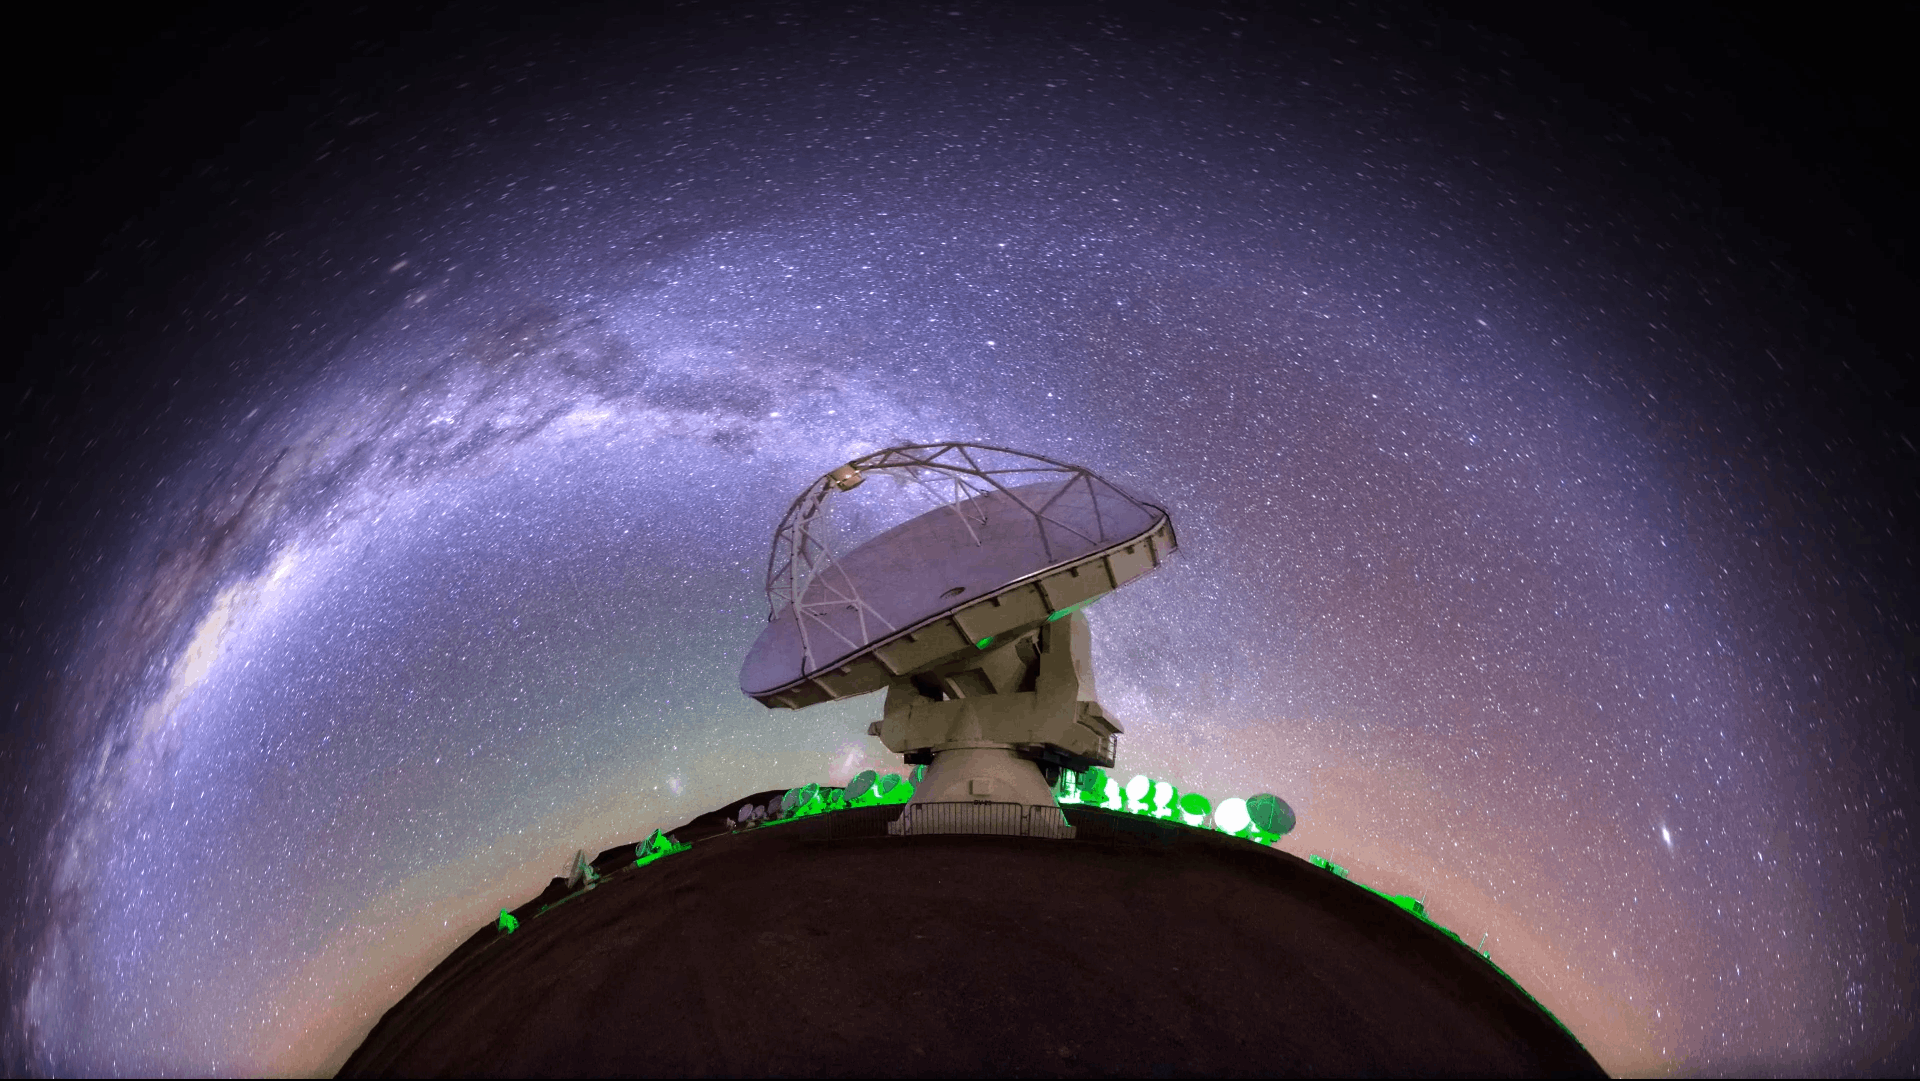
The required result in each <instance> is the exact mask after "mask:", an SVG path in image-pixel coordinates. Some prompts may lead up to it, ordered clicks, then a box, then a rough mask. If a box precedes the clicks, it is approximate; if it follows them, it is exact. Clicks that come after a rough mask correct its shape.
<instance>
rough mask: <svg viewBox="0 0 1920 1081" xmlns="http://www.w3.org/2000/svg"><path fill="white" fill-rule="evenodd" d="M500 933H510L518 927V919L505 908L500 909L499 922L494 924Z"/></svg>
mask: <svg viewBox="0 0 1920 1081" xmlns="http://www.w3.org/2000/svg"><path fill="white" fill-rule="evenodd" d="M494 926H495V927H496V928H498V929H499V931H500V933H501V934H506V935H510V934H512V933H514V932H515V931H518V930H519V929H520V919H519V917H517V916H515V915H514V914H513V913H511V912H508V911H507V910H506V909H504V908H503V909H501V910H500V922H499V923H496V924H494Z"/></svg>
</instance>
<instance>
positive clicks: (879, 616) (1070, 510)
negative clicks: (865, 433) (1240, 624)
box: [740, 443, 1177, 709]
mask: <svg viewBox="0 0 1920 1081" xmlns="http://www.w3.org/2000/svg"><path fill="white" fill-rule="evenodd" d="M876 477H885V478H889V479H891V480H893V481H895V482H896V483H895V484H894V485H893V486H892V488H891V489H889V490H887V491H885V492H882V493H876V492H875V490H874V488H873V487H868V488H866V489H865V490H864V491H862V493H861V495H862V496H866V497H871V498H870V499H869V500H867V502H872V503H880V504H884V503H886V502H887V501H888V499H889V497H892V499H893V501H894V502H895V503H898V502H899V499H898V497H899V496H901V495H906V496H908V497H909V502H910V503H911V502H912V501H913V500H917V501H918V505H917V506H916V507H915V508H914V509H918V507H926V508H928V509H926V511H925V513H921V514H919V515H918V516H916V517H913V518H910V519H908V520H906V521H903V522H900V523H899V524H897V525H892V526H891V528H886V529H884V530H883V531H880V532H879V533H878V535H876V536H871V537H869V538H867V539H865V541H864V543H859V544H857V545H854V546H852V547H850V549H849V550H846V551H838V550H837V549H840V548H847V547H848V545H846V544H844V543H842V542H841V541H842V538H841V537H840V536H839V534H838V533H837V532H836V529H835V524H834V520H833V519H834V517H835V516H838V517H843V518H854V519H863V520H865V521H866V522H867V524H869V525H871V519H872V518H873V514H871V513H868V514H866V515H864V518H863V515H862V513H861V510H862V509H863V508H847V507H838V506H836V504H840V503H844V502H845V499H846V497H847V496H848V494H849V493H852V492H853V491H854V490H855V489H858V488H861V486H862V485H865V484H866V483H867V482H868V481H869V480H872V479H874V478H876ZM880 487H881V488H883V489H885V488H887V486H884V485H883V486H880ZM829 511H833V512H834V514H833V515H830V514H829ZM847 511H852V513H851V514H848V513H847ZM882 513H884V511H882ZM856 524H859V523H858V522H856ZM1176 544H1177V542H1176V540H1175V537H1174V533H1173V524H1172V522H1171V520H1170V519H1169V518H1168V516H1167V512H1166V511H1165V509H1163V508H1161V507H1159V506H1156V505H1154V504H1152V503H1148V502H1145V501H1143V500H1140V499H1136V498H1134V497H1133V496H1130V495H1128V494H1127V493H1125V492H1123V491H1121V490H1120V489H1119V488H1117V487H1115V486H1114V485H1113V484H1111V483H1110V482H1108V481H1106V480H1104V479H1102V478H1101V477H1099V476H1097V475H1095V474H1094V473H1093V472H1092V471H1091V470H1088V469H1085V468H1083V467H1080V466H1076V465H1070V464H1067V463H1064V462H1059V461H1055V460H1053V459H1051V458H1045V457H1041V456H1039V455H1034V454H1025V453H1021V452H1019V451H1013V450H1008V449H1005V448H1002V447H991V446H984V445H980V444H969V443H929V444H921V445H914V446H901V447H890V448H888V449H886V450H882V451H879V452H877V453H874V454H869V455H866V456H865V457H861V458H856V459H854V460H853V461H851V462H848V463H846V464H845V465H842V466H839V467H837V468H835V469H834V470H832V471H831V472H829V473H827V474H825V475H824V476H822V477H820V478H819V479H818V480H816V481H815V482H814V483H813V484H811V485H809V486H808V487H807V489H806V490H805V491H804V492H802V493H801V494H800V496H799V498H797V499H795V500H794V501H793V504H792V506H790V507H789V508H788V510H787V513H786V516H785V517H784V518H783V519H782V520H781V522H780V525H779V528H778V529H776V530H775V533H774V543H773V551H772V553H771V555H770V557H769V559H768V562H767V578H766V589H767V600H768V608H769V612H768V617H767V618H768V625H767V627H766V629H765V630H764V631H763V632H762V633H761V635H760V637H759V640H758V641H756V642H755V643H754V645H753V649H752V650H751V652H750V653H749V654H748V657H747V660H746V663H745V664H744V665H743V666H742V667H741V672H740V685H741V690H742V691H744V692H745V693H746V694H747V695H748V696H749V697H752V698H754V699H756V700H758V701H760V702H761V703H763V704H765V705H767V706H770V707H781V708H786V709H801V708H804V707H806V706H810V705H814V704H816V703H819V702H826V701H831V700H834V699H840V698H850V697H853V696H855V695H861V694H866V693H869V692H871V691H877V690H882V689H884V688H886V687H887V686H888V685H889V684H890V683H891V682H892V681H893V680H895V679H897V678H900V677H903V676H908V675H912V674H914V673H916V672H921V671H925V670H927V669H930V668H936V667H939V666H941V665H944V664H948V663H951V662H953V661H955V660H956V659H959V658H964V657H966V656H967V655H968V654H970V653H977V652H981V651H985V650H989V649H992V648H993V647H994V646H995V645H996V643H1003V642H1007V641H1009V640H1011V639H1012V638H1017V637H1019V636H1020V635H1023V634H1026V633H1028V632H1030V631H1032V630H1034V629H1035V628H1038V627H1040V626H1043V625H1045V624H1046V623H1048V622H1049V621H1051V620H1058V619H1061V618H1063V617H1065V616H1066V615H1068V614H1071V613H1072V612H1075V611H1077V610H1079V609H1080V608H1083V607H1085V606H1086V605H1087V604H1089V603H1091V602H1092V601H1094V600H1096V599H1097V598H1099V597H1100V596H1102V595H1104V594H1106V593H1108V592H1111V591H1112V590H1114V589H1117V588H1119V587H1120V586H1122V585H1124V584H1126V583H1127V582H1130V581H1132V580H1133V579H1135V578H1138V577H1139V576H1140V575H1142V574H1145V573H1146V572H1148V571H1150V570H1152V569H1153V568H1155V567H1157V566H1159V565H1160V563H1161V562H1162V561H1163V560H1164V559H1165V558H1166V557H1167V555H1168V554H1170V553H1171V552H1172V551H1173V550H1174V549H1175V547H1176Z"/></svg>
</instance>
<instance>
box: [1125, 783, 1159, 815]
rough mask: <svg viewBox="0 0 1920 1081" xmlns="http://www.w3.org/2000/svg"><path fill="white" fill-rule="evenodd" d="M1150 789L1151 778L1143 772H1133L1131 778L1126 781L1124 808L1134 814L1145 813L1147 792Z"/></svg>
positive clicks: (1150, 790) (1151, 789) (1151, 785)
mask: <svg viewBox="0 0 1920 1081" xmlns="http://www.w3.org/2000/svg"><path fill="white" fill-rule="evenodd" d="M1152 791H1153V778H1151V777H1148V776H1146V775H1144V774H1139V773H1136V774H1134V775H1133V779H1132V780H1130V781H1128V782H1127V788H1126V792H1127V804H1126V809H1127V810H1129V811H1132V812H1133V813H1134V814H1145V813H1146V811H1147V794H1148V793H1150V792H1152Z"/></svg>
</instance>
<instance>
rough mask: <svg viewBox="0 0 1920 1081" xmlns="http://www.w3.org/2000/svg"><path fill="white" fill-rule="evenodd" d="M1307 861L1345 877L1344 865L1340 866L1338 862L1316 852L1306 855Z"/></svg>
mask: <svg viewBox="0 0 1920 1081" xmlns="http://www.w3.org/2000/svg"><path fill="white" fill-rule="evenodd" d="M1307 862H1308V863H1311V864H1313V865H1314V866H1315V867H1319V868H1322V869H1324V870H1328V871H1332V872H1333V873H1334V874H1336V875H1339V876H1340V877H1341V878H1345V877H1347V869H1346V868H1345V867H1342V866H1340V865H1339V864H1337V863H1335V862H1333V861H1332V860H1330V859H1328V858H1327V857H1325V856H1322V855H1320V854H1318V853H1313V854H1310V855H1308V856H1307Z"/></svg>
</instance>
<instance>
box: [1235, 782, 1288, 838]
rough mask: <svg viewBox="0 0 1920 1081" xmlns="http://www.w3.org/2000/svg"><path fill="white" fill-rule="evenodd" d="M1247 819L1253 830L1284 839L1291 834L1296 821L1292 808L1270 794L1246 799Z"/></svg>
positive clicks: (1284, 801)
mask: <svg viewBox="0 0 1920 1081" xmlns="http://www.w3.org/2000/svg"><path fill="white" fill-rule="evenodd" d="M1247 818H1248V819H1250V820H1251V821H1252V822H1253V828H1254V829H1257V830H1259V831H1260V832H1261V833H1270V834H1272V835H1274V836H1275V837H1284V836H1286V835H1287V834H1289V833H1292V832H1293V827H1294V824H1295V822H1296V821H1297V819H1295V818H1294V815H1293V808H1291V807H1289V806H1287V801H1286V800H1283V799H1281V798H1280V797H1279V796H1276V795H1274V794H1273V793H1271V792H1263V793H1261V794H1260V795H1258V796H1252V797H1249V798H1248V799H1247Z"/></svg>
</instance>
